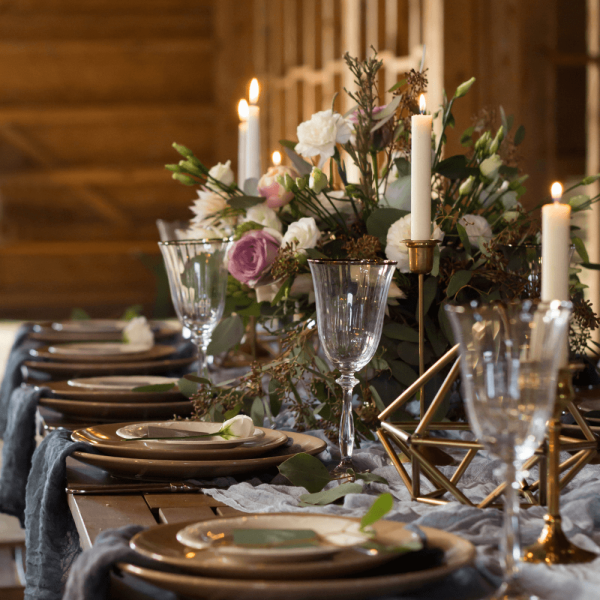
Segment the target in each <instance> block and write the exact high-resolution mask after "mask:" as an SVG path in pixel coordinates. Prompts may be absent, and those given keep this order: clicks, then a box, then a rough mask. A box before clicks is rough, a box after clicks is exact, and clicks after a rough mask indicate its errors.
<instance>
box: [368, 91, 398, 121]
mask: <svg viewBox="0 0 600 600" xmlns="http://www.w3.org/2000/svg"><path fill="white" fill-rule="evenodd" d="M401 101H402V97H401V96H396V97H395V98H394V99H393V100H392V101H391V102H390V103H389V104H388V105H387V106H386V107H385V108H384V109H383V110H382V111H381V112H378V113H377V114H376V115H373V121H381V120H382V119H387V118H388V117H391V116H392V115H393V114H394V113H395V112H396V109H397V108H398V107H399V106H400V102H401Z"/></svg>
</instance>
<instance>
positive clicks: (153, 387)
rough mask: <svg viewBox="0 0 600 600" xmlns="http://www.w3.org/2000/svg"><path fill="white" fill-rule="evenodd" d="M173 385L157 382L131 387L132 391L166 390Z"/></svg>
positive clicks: (170, 388)
mask: <svg viewBox="0 0 600 600" xmlns="http://www.w3.org/2000/svg"><path fill="white" fill-rule="evenodd" d="M174 387H175V384H174V383H157V384H155V385H141V386H139V387H136V388H133V389H132V390H131V391H132V392H150V393H152V392H168V391H170V390H172V389H173V388H174Z"/></svg>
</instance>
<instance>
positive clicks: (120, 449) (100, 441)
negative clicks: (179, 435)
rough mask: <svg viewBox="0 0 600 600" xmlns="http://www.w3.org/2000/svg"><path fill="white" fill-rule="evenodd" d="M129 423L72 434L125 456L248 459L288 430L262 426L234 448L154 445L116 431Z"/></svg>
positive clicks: (284, 437) (271, 447)
mask: <svg viewBox="0 0 600 600" xmlns="http://www.w3.org/2000/svg"><path fill="white" fill-rule="evenodd" d="M125 425H127V424H126V423H115V424H110V425H108V424H107V425H97V426H94V427H87V428H86V429H78V430H77V431H74V432H73V434H72V435H71V438H72V439H73V441H75V442H87V443H88V444H92V445H93V446H95V447H96V448H97V449H98V450H99V451H100V452H101V453H102V454H106V455H109V456H120V457H125V458H145V459H158V460H173V459H178V460H209V461H210V460H227V459H246V458H256V457H258V456H262V455H264V454H266V453H267V452H270V451H272V450H275V449H276V448H278V447H279V446H281V445H283V444H285V443H286V442H287V440H288V434H287V433H286V432H283V431H275V430H273V429H265V428H262V427H260V428H258V429H260V430H261V431H262V432H263V433H264V435H263V436H262V437H261V438H260V439H258V440H256V441H255V442H254V443H248V444H242V445H240V446H237V447H235V448H216V449H212V448H181V447H177V446H176V447H173V448H152V447H150V448H149V447H148V446H147V445H146V444H145V443H144V442H143V441H142V440H139V441H138V440H131V441H127V440H124V439H123V438H121V437H120V436H118V435H117V431H118V430H119V429H120V428H121V427H124V426H125Z"/></svg>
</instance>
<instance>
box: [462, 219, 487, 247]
mask: <svg viewBox="0 0 600 600" xmlns="http://www.w3.org/2000/svg"><path fill="white" fill-rule="evenodd" d="M458 222H459V223H460V224H461V225H462V226H463V227H464V228H465V231H466V232H467V235H468V236H469V242H471V244H478V243H479V239H480V238H481V242H482V245H483V243H484V242H489V241H490V240H491V239H492V237H493V235H494V234H493V233H492V228H491V227H490V224H489V223H488V222H487V221H486V219H485V218H484V217H480V216H479V215H465V216H464V217H461V218H460V219H459V220H458ZM479 249H480V250H481V245H480V246H479Z"/></svg>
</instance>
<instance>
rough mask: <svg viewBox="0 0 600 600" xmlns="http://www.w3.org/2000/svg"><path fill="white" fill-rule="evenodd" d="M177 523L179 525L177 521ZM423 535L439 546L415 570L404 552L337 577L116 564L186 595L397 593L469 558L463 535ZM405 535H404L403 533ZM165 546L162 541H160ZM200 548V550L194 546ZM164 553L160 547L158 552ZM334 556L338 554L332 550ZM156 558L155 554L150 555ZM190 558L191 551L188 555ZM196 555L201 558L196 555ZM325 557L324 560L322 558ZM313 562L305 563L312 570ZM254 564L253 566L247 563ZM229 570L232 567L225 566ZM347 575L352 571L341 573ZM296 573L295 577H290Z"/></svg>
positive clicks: (240, 598)
mask: <svg viewBox="0 0 600 600" xmlns="http://www.w3.org/2000/svg"><path fill="white" fill-rule="evenodd" d="M179 527H181V524H179ZM373 527H374V529H375V531H376V532H377V538H378V539H379V538H381V539H382V540H385V541H386V542H389V543H390V545H392V544H397V543H399V542H400V540H402V539H403V536H405V535H406V532H405V531H404V524H403V523H397V522H394V521H379V522H378V523H375V525H374V526H373ZM421 529H422V530H423V532H424V533H425V535H426V536H427V540H428V544H429V547H431V548H435V549H439V550H440V551H441V552H442V553H443V557H442V560H441V564H434V565H433V566H428V567H423V568H421V569H420V570H407V569H409V568H413V569H417V568H419V566H422V565H419V564H415V561H411V562H409V560H410V555H400V556H398V557H396V558H393V559H392V560H390V561H388V562H386V563H385V564H383V565H380V566H378V567H376V568H374V569H369V570H368V571H363V572H362V573H359V574H357V575H356V576H355V577H346V578H342V577H341V576H340V575H341V574H337V573H335V572H333V571H332V576H331V577H329V576H327V575H326V577H327V578H317V577H312V576H311V575H310V574H304V573H303V574H302V575H295V573H294V570H295V569H297V568H298V565H294V564H293V563H292V564H291V565H289V567H290V574H289V577H281V578H278V579H285V580H284V581H281V580H269V579H267V578H266V577H265V578H260V572H261V571H260V570H259V569H256V571H255V573H256V575H255V576H254V577H250V576H249V577H248V578H246V577H235V576H234V575H230V576H229V577H224V576H221V573H219V575H218V576H216V573H215V576H212V577H211V576H202V575H192V574H189V575H188V574H184V573H169V572H165V571H157V570H153V569H147V568H143V567H137V566H134V565H128V564H124V563H119V565H118V567H119V568H120V569H122V570H123V571H125V572H126V573H129V574H131V575H135V576H137V577H139V578H140V579H143V580H144V581H147V582H149V583H152V584H154V585H156V586H158V587H160V588H163V589H166V590H170V591H173V592H176V593H178V594H181V595H183V596H186V597H189V598H203V599H205V600H217V599H219V600H281V598H285V600H306V598H327V599H328V600H337V599H339V600H355V599H356V600H358V599H362V598H367V597H371V596H380V595H384V594H394V595H396V594H398V593H401V592H407V591H410V590H414V589H417V588H420V587H422V586H425V585H428V584H429V583H432V582H434V581H437V580H440V579H442V578H444V577H446V576H447V575H450V574H451V573H452V572H454V571H456V570H457V569H460V568H461V567H465V566H468V565H469V564H471V563H472V562H473V560H474V558H475V548H474V546H473V544H471V543H470V542H468V541H467V540H465V539H463V538H461V537H458V536H457V535H454V534H452V533H447V532H445V531H440V530H439V529H432V528H429V527H422V528H421ZM404 539H405V538H404ZM163 547H164V548H166V543H165V544H164V545H163ZM200 552H202V551H200ZM162 554H163V555H164V554H165V551H163V552H162ZM334 556H339V555H334ZM153 558H156V557H153ZM195 558H196V557H195V556H194V557H193V559H195ZM199 558H200V559H201V557H199ZM324 560H325V559H324ZM320 563H321V561H319V562H318V563H306V565H311V566H313V567H314V568H315V570H318V569H319V568H321V567H320ZM253 566H254V567H256V565H253ZM231 571H234V568H233V569H231ZM343 574H344V575H352V574H353V572H352V571H351V572H350V573H343ZM295 577H297V578H295Z"/></svg>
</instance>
